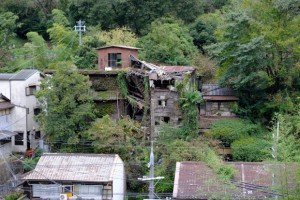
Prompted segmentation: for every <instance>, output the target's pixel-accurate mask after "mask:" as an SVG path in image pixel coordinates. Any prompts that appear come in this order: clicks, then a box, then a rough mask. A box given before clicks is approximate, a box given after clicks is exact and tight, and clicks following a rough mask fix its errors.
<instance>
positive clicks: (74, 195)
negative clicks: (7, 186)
mask: <svg viewBox="0 0 300 200" xmlns="http://www.w3.org/2000/svg"><path fill="white" fill-rule="evenodd" d="M22 179H23V180H24V181H25V183H24V190H25V191H30V192H29V194H28V195H29V196H28V197H29V198H30V199H50V200H54V199H69V200H70V199H81V200H85V199H94V200H124V198H125V191H126V184H125V183H126V178H125V169H124V163H123V161H122V159H121V158H120V157H119V156H118V155H116V154H76V153H73V154H72V153H45V154H43V155H42V157H41V158H40V160H39V161H38V163H37V165H36V167H35V169H34V170H33V171H31V172H29V173H28V174H27V175H25V176H24V177H23V178H22Z"/></svg>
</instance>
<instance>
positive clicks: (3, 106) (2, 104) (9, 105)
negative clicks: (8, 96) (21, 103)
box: [0, 102, 15, 110]
mask: <svg viewBox="0 0 300 200" xmlns="http://www.w3.org/2000/svg"><path fill="white" fill-rule="evenodd" d="M13 107H15V105H14V104H12V103H10V102H0V110H6V109H9V108H13Z"/></svg>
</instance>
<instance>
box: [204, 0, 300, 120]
mask: <svg viewBox="0 0 300 200" xmlns="http://www.w3.org/2000/svg"><path fill="white" fill-rule="evenodd" d="M299 5H300V2H299V1H293V0H290V1H277V0H271V1H250V0H243V1H233V3H232V4H231V6H232V9H224V12H225V14H224V16H225V19H224V20H225V21H224V25H222V26H219V28H218V30H217V32H218V33H219V34H218V42H217V43H216V44H214V45H211V46H210V47H209V48H208V50H209V51H210V53H211V55H213V56H214V58H216V59H217V60H218V62H219V65H220V69H219V74H220V77H221V79H220V82H221V84H223V85H227V86H231V87H233V88H234V89H235V90H236V91H237V93H238V95H239V97H240V107H241V109H240V114H242V115H246V116H249V117H252V118H257V117H259V118H263V119H265V120H270V119H271V118H272V115H273V114H274V112H278V111H284V110H285V109H286V107H285V104H287V101H286V100H287V99H286V97H287V96H290V97H292V96H293V93H294V92H295V91H298V92H299V90H300V87H299V84H298V81H299V74H300V73H299V58H300V51H299V42H300V36H299V35H300V32H299V31H300V28H299V24H300V15H299ZM288 91H290V92H288ZM275 95H278V96H280V98H274V96H275ZM291 99H293V98H291ZM285 111H286V110H285Z"/></svg>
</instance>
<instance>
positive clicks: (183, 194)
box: [173, 162, 299, 199]
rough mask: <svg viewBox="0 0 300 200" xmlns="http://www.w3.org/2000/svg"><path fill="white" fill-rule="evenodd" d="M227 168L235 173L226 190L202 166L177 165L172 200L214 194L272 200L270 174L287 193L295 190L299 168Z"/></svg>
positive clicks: (251, 164) (252, 164)
mask: <svg viewBox="0 0 300 200" xmlns="http://www.w3.org/2000/svg"><path fill="white" fill-rule="evenodd" d="M226 164H227V165H231V166H233V167H234V169H235V171H236V173H235V175H234V179H233V180H232V182H231V184H232V186H231V187H228V185H227V184H228V183H226V184H225V183H224V182H222V181H220V180H219V179H218V176H217V174H216V173H215V172H214V171H213V170H212V169H211V168H210V167H208V166H207V165H206V164H205V163H203V162H178V163H177V164H176V172H175V180H174V190H173V198H175V199H209V198H213V197H216V196H215V195H216V194H219V195H221V196H222V195H226V194H230V195H231V197H232V198H234V199H266V198H269V197H274V196H276V195H275V194H278V193H277V192H276V191H274V190H273V189H274V185H272V183H274V182H273V181H274V180H273V179H272V175H273V173H274V174H275V176H276V180H275V182H277V183H282V181H284V182H285V183H287V185H286V187H287V188H289V189H291V188H295V187H296V186H297V180H296V173H297V169H299V165H297V164H294V163H289V164H274V163H273V164H272V163H258V162H227V163H226ZM226 185H227V187H226ZM277 186H279V185H277ZM281 186H282V185H281ZM278 195H280V194H278ZM217 199H218V197H217Z"/></svg>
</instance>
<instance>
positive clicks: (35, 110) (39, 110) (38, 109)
mask: <svg viewBox="0 0 300 200" xmlns="http://www.w3.org/2000/svg"><path fill="white" fill-rule="evenodd" d="M40 112H41V109H40V108H34V109H33V113H34V115H35V116H37V115H38V114H40Z"/></svg>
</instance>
